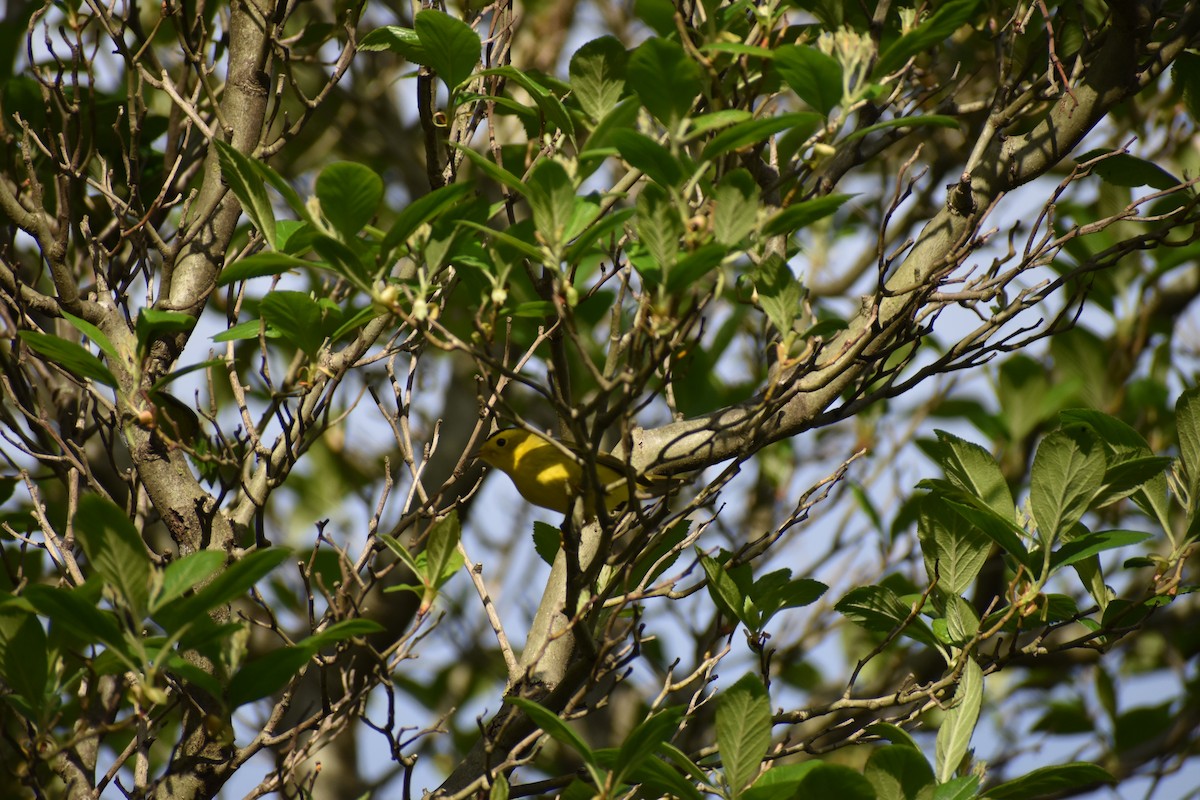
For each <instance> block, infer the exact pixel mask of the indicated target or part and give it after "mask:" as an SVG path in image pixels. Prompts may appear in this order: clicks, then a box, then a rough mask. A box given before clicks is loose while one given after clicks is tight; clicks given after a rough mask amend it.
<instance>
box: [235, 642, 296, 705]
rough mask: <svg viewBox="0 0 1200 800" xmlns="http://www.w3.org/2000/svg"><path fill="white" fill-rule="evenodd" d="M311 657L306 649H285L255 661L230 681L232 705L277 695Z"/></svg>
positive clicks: (282, 648) (272, 652) (239, 671)
mask: <svg viewBox="0 0 1200 800" xmlns="http://www.w3.org/2000/svg"><path fill="white" fill-rule="evenodd" d="M312 657H313V652H312V651H310V650H309V649H308V648H306V647H288V646H285V647H280V648H279V649H278V650H272V651H271V652H269V653H267V654H266V655H263V656H260V657H259V658H256V659H254V660H253V661H251V662H250V663H248V664H246V665H245V666H244V667H242V668H241V669H239V670H238V671H237V672H236V673H235V674H234V676H233V678H232V679H231V680H230V681H229V704H230V705H231V706H233V707H234V708H238V707H239V706H243V705H245V704H246V703H252V702H254V701H255V700H260V699H262V698H264V697H267V696H269V695H271V694H274V693H275V692H278V691H279V690H280V689H282V688H283V687H284V686H286V685H287V683H288V681H290V680H291V679H292V678H293V677H294V676H295V675H296V673H298V672H299V671H300V670H301V669H303V668H304V666H305V665H306V664H307V663H308V662H309V661H311V660H312Z"/></svg>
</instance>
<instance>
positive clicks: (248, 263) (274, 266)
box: [217, 251, 329, 286]
mask: <svg viewBox="0 0 1200 800" xmlns="http://www.w3.org/2000/svg"><path fill="white" fill-rule="evenodd" d="M321 266H325V268H326V269H328V268H329V267H328V266H327V265H321V264H316V263H313V262H312V261H305V260H304V259H302V258H296V257H295V256H292V255H288V254H287V253H276V252H270V251H267V252H262V253H255V254H254V255H252V256H246V257H245V258H241V259H238V260H237V261H235V262H233V263H232V264H227V265H226V266H225V268H224V269H222V270H221V274H220V276H219V277H218V278H217V286H228V285H229V284H231V283H237V282H238V281H245V280H249V279H251V278H262V277H265V276H267V275H281V274H283V273H284V272H287V271H288V270H293V269H304V268H305V267H321Z"/></svg>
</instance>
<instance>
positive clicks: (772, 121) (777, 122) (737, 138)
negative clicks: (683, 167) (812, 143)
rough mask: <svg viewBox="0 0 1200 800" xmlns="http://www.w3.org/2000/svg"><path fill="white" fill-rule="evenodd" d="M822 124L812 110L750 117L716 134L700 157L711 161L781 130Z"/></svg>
mask: <svg viewBox="0 0 1200 800" xmlns="http://www.w3.org/2000/svg"><path fill="white" fill-rule="evenodd" d="M820 124H821V115H820V114H816V113H814V112H812V111H796V112H793V113H790V114H780V115H779V116H776V117H762V118H759V119H749V120H746V121H744V122H739V123H737V124H736V125H734V126H733V127H731V128H726V129H725V130H723V131H721V132H720V133H718V134H717V135H716V136H714V137H713V138H712V141H710V142H709V143H708V144H707V145H706V146H705V148H704V151H703V152H702V153H701V154H700V159H701V160H702V161H711V160H713V159H715V158H717V157H718V156H721V155H724V154H725V153H728V152H729V151H731V150H740V149H741V148H743V147H749V146H751V145H757V144H759V143H760V142H763V141H765V140H766V138H767V137H768V136H771V135H772V134H775V133H779V132H780V131H786V130H791V129H793V128H800V129H803V130H805V131H811V130H815V129H816V127H817V126H818V125H820Z"/></svg>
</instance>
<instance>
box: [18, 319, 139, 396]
mask: <svg viewBox="0 0 1200 800" xmlns="http://www.w3.org/2000/svg"><path fill="white" fill-rule="evenodd" d="M17 336H19V337H21V341H23V342H24V343H25V345H26V347H28V348H29V349H30V350H32V351H34V352H35V353H37V354H38V355H40V356H42V357H43V358H46V359H49V360H50V361H52V362H53V363H55V364H58V365H59V366H60V367H62V368H63V369H65V370H66V371H67V372H69V373H71V374H72V375H74V376H75V377H76V378H80V379H81V380H87V379H89V378H90V379H91V380H94V381H96V382H97V383H103V384H104V385H105V386H110V387H112V388H114V389H115V388H117V379H116V377H115V376H114V375H113V374H112V372H110V371H109V369H108V367H106V366H104V362H103V361H101V360H100V359H98V358H96V357H95V356H94V355H92V354H91V353H90V352H89V351H88V350H87V348H85V347H84V346H83V345H80V344H76V343H75V342H68V341H67V340H66V339H60V338H58V337H57V336H50V335H48V334H45V333H40V332H38V331H17Z"/></svg>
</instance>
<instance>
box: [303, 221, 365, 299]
mask: <svg viewBox="0 0 1200 800" xmlns="http://www.w3.org/2000/svg"><path fill="white" fill-rule="evenodd" d="M312 248H313V250H314V251H315V252H316V254H317V255H319V256H320V257H321V258H322V259H324V260H325V261H326V262H328V264H329V267H328V268H329V269H331V270H333V271H334V272H336V273H337V274H339V275H341V276H342V277H343V278H345V279H346V280H347V281H349V282H350V283H351V284H352V285H353V286H355V287H357V288H359V289H362V290H364V291H365V290H367V289H369V288H371V285H372V283H373V281H374V277H375V276H374V272H375V270H374V264H370V263H368V257H367V256H366V255H359V254H360V253H362V252H363V251H364V250H365V248H363V246H362V245H361V243H358V242H355V243H353V244H348V243H346V242H343V241H341V240H340V239H335V238H334V237H332V236H327V235H325V234H323V233H318V234H314V236H313V238H312Z"/></svg>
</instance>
